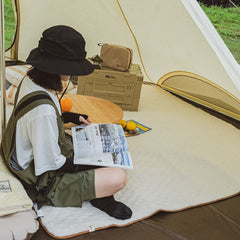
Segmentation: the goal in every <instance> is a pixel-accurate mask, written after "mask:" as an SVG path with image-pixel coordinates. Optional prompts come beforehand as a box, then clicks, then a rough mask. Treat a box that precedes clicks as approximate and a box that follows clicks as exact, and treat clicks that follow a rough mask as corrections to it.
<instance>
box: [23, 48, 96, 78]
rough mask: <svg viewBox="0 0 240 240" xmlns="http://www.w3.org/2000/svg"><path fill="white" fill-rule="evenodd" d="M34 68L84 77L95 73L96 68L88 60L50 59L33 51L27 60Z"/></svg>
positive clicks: (37, 50) (35, 50)
mask: <svg viewBox="0 0 240 240" xmlns="http://www.w3.org/2000/svg"><path fill="white" fill-rule="evenodd" d="M26 62H27V63H29V64H31V65H32V66H33V67H35V68H37V69H39V70H41V71H43V72H47V73H52V74H58V75H70V76H84V75H88V74H90V73H92V72H93V71H94V66H93V65H92V64H91V63H90V62H89V61H88V60H87V59H83V60H78V61H73V60H66V59H61V58H50V57H49V56H45V55H44V54H43V53H41V52H40V51H39V49H38V48H35V49H33V50H32V51H31V52H30V54H29V56H28V58H27V60H26Z"/></svg>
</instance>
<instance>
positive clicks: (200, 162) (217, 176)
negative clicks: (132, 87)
mask: <svg viewBox="0 0 240 240" xmlns="http://www.w3.org/2000/svg"><path fill="white" fill-rule="evenodd" d="M124 118H125V119H134V120H136V121H137V122H140V123H142V124H144V125H146V126H148V127H151V128H152V130H151V131H148V132H146V133H144V134H141V135H139V136H134V137H129V138H128V144H129V149H130V152H131V155H132V158H133V164H134V169H133V170H128V171H127V174H128V183H127V186H126V187H125V189H124V190H122V191H121V192H119V193H118V194H116V195H115V197H116V199H117V200H119V201H122V202H124V203H126V204H127V205H128V206H129V207H131V209H132V210H133V215H132V218H131V219H129V220H124V221H123V220H116V219H114V218H111V217H109V216H108V215H107V214H105V213H104V212H101V211H100V210H98V209H96V208H94V207H92V206H91V205H90V204H89V203H84V205H83V207H82V208H56V207H51V206H44V207H42V208H41V211H42V213H43V215H44V217H43V218H42V219H41V221H42V224H43V225H44V228H45V229H46V230H47V231H48V233H49V234H51V235H52V236H55V237H57V238H64V237H71V236H74V235H77V234H80V233H86V232H88V231H94V230H98V229H103V228H108V227H110V226H125V225H128V224H131V223H134V222H136V221H139V220H141V219H144V218H147V217H149V216H151V215H153V214H154V213H156V212H158V211H161V210H162V211H179V210H183V209H186V208H190V207H194V206H198V205H202V204H206V203H210V202H214V201H217V200H220V199H224V198H227V197H230V196H233V195H235V194H237V193H239V191H240V174H239V173H240V152H239V143H240V131H239V130H238V129H236V128H235V127H233V126H232V125H230V124H228V123H226V122H224V121H222V120H220V119H217V118H215V117H214V116H211V115H209V114H208V113H206V112H204V111H202V110H201V109H197V108H195V107H193V106H191V105H190V104H188V103H185V102H184V101H182V100H180V99H178V98H177V97H175V96H173V95H171V94H169V93H167V92H165V91H163V90H161V89H160V88H159V87H155V86H143V90H142V95H141V102H140V110H139V112H125V113H124Z"/></svg>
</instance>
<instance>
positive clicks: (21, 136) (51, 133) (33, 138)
mask: <svg viewBox="0 0 240 240" xmlns="http://www.w3.org/2000/svg"><path fill="white" fill-rule="evenodd" d="M34 91H44V92H47V93H48V94H49V96H50V97H51V98H52V100H53V102H54V103H55V105H56V106H57V108H58V111H59V113H60V114H61V108H60V104H59V102H58V98H57V96H56V95H55V94H53V93H51V92H50V91H47V90H46V89H45V88H42V87H40V86H39V85H37V84H35V83H34V82H33V81H32V80H31V79H29V77H25V79H24V80H23V83H22V86H21V89H20V92H19V96H18V102H19V101H20V100H21V99H22V98H23V97H24V96H25V95H27V94H29V93H31V92H34ZM58 135H59V133H58V125H57V115H56V112H55V109H54V108H53V107H52V106H51V105H49V104H42V105H40V106H37V107H36V108H34V109H32V110H31V111H29V112H27V113H26V114H25V115H24V116H22V117H21V118H20V119H19V120H18V122H17V128H16V157H17V162H18V165H19V166H20V167H21V168H23V169H25V168H27V167H28V166H29V164H30V163H31V161H32V160H33V159H34V164H35V174H36V176H39V175H40V174H42V173H44V172H46V171H50V170H56V169H58V168H60V167H61V166H62V165H63V164H64V163H65V161H66V157H65V156H63V155H62V154H61V150H60V148H59V145H58Z"/></svg>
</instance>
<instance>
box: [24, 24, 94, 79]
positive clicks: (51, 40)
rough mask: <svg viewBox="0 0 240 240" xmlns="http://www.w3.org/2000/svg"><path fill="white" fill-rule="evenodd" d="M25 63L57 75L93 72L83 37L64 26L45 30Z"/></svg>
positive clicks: (77, 74)
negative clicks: (87, 57)
mask: <svg viewBox="0 0 240 240" xmlns="http://www.w3.org/2000/svg"><path fill="white" fill-rule="evenodd" d="M26 62H27V63H29V64H31V65H32V66H33V67H35V68H37V69H39V70H41V71H43V72H47V73H53V74H58V75H71V76H82V75H88V74H90V73H92V72H93V70H94V67H93V65H92V64H91V63H90V62H89V61H88V60H87V59H86V51H85V40H84V38H83V36H82V35H81V34H80V33H79V32H77V31H76V30H75V29H73V28H72V27H69V26H64V25H58V26H53V27H50V28H48V29H46V30H45V31H44V32H43V34H42V38H41V39H40V40H39V44H38V47H37V48H35V49H33V50H32V51H31V52H30V54H29V56H28V58H27V60H26Z"/></svg>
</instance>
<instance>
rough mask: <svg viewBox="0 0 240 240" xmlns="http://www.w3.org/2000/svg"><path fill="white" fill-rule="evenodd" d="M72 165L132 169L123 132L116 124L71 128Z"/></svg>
mask: <svg viewBox="0 0 240 240" xmlns="http://www.w3.org/2000/svg"><path fill="white" fill-rule="evenodd" d="M72 137H73V147H74V163H75V164H82V165H95V166H111V167H121V168H132V167H133V166H132V159H131V155H130V153H129V151H128V145H127V140H126V136H125V134H124V131H123V129H122V127H121V126H120V125H117V124H91V125H80V126H76V127H73V128H72Z"/></svg>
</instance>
